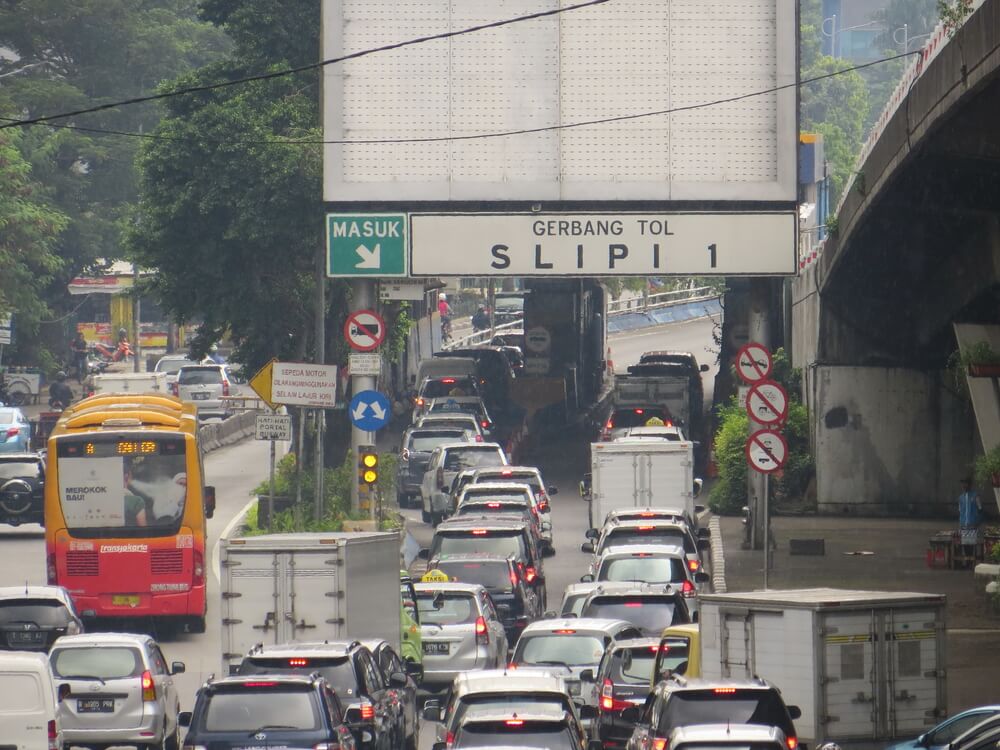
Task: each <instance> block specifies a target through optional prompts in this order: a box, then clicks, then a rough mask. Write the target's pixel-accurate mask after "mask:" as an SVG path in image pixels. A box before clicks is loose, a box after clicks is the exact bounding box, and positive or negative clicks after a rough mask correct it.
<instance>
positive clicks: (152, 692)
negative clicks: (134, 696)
mask: <svg viewBox="0 0 1000 750" xmlns="http://www.w3.org/2000/svg"><path fill="white" fill-rule="evenodd" d="M142 699H143V700H144V701H155V700H156V685H154V684H153V675H152V673H151V672H150V671H149V670H148V669H147V670H146V671H145V672H143V673H142Z"/></svg>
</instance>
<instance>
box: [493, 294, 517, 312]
mask: <svg viewBox="0 0 1000 750" xmlns="http://www.w3.org/2000/svg"><path fill="white" fill-rule="evenodd" d="M493 308H494V309H495V310H496V311H497V312H521V311H522V310H523V309H524V297H497V298H496V299H494V300H493Z"/></svg>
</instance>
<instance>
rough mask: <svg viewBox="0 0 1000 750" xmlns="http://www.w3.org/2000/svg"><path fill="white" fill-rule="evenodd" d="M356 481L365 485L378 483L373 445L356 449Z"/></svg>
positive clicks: (376, 457)
mask: <svg viewBox="0 0 1000 750" xmlns="http://www.w3.org/2000/svg"><path fill="white" fill-rule="evenodd" d="M358 481H359V482H360V483H361V484H367V485H372V484H375V483H376V482H377V481H378V453H377V452H376V451H375V446H374V445H362V446H359V447H358Z"/></svg>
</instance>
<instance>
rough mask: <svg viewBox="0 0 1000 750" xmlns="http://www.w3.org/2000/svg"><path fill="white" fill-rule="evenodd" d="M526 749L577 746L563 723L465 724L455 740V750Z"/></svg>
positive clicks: (509, 721)
mask: <svg viewBox="0 0 1000 750" xmlns="http://www.w3.org/2000/svg"><path fill="white" fill-rule="evenodd" d="M498 745H499V746H505V747H523V748H545V749H546V750H573V749H574V748H575V747H576V745H575V744H574V743H573V738H572V736H571V735H570V730H569V727H568V726H566V724H565V723H564V722H561V721H523V722H522V721H520V720H519V719H513V718H512V719H507V720H504V721H476V722H470V723H468V724H465V725H464V726H463V727H461V729H459V730H458V733H457V734H456V736H455V743H454V744H453V745H452V747H453V748H462V747H492V746H498Z"/></svg>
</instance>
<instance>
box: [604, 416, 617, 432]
mask: <svg viewBox="0 0 1000 750" xmlns="http://www.w3.org/2000/svg"><path fill="white" fill-rule="evenodd" d="M614 426H615V423H614V422H613V421H612V420H610V419H609V420H608V423H607V424H606V425H604V429H605V430H610V429H611V428H612V427H614Z"/></svg>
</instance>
